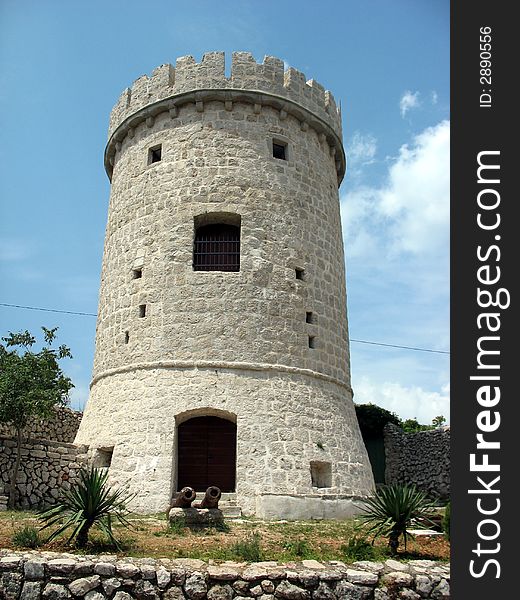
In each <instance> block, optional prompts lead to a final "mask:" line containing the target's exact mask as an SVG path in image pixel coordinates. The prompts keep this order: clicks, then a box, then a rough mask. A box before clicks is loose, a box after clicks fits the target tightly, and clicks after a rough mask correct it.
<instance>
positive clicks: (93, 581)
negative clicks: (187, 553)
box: [0, 550, 450, 600]
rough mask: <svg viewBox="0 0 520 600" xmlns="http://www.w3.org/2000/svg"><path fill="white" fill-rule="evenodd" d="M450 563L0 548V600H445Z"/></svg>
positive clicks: (448, 588)
mask: <svg viewBox="0 0 520 600" xmlns="http://www.w3.org/2000/svg"><path fill="white" fill-rule="evenodd" d="M449 597H450V568H449V565H446V564H441V563H435V562H433V561H428V560H412V561H409V562H408V563H406V564H404V563H401V562H398V561H394V560H387V561H386V562H385V563H376V562H365V561H363V562H358V563H354V564H353V565H346V564H344V563H343V562H340V561H330V562H326V563H321V562H317V561H314V560H304V561H302V562H301V563H290V564H285V565H282V564H278V563H276V562H263V563H252V564H244V563H240V564H239V563H232V562H225V563H222V564H218V565H217V564H207V563H204V562H203V561H201V560H190V559H176V560H168V559H160V560H153V559H132V558H120V559H116V557H114V556H88V555H86V556H74V555H71V554H62V555H58V554H54V553H51V552H41V553H38V552H24V553H21V552H9V551H7V550H0V598H2V600H4V599H5V600H22V599H23V600H40V599H42V600H44V599H47V600H69V599H73V598H85V600H104V599H110V600H133V599H138V600H184V599H189V600H203V599H204V598H208V599H209V600H232V599H233V598H259V599H260V600H274V599H275V598H276V599H282V600H284V599H285V600H394V599H398V598H399V599H402V598H405V599H408V600H421V599H422V598H431V599H434V600H447V599H448V598H449Z"/></svg>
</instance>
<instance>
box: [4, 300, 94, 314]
mask: <svg viewBox="0 0 520 600" xmlns="http://www.w3.org/2000/svg"><path fill="white" fill-rule="evenodd" d="M0 306H9V307H10V308H24V309H25V310H41V311H43V312H52V313H64V314H66V315H81V316H83V317H97V315H96V314H95V313H86V312H75V311H73V310H58V309H57V308H39V307H37V306H21V305H19V304H6V303H5V302H0Z"/></svg>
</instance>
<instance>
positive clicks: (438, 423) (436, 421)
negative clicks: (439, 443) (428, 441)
mask: <svg viewBox="0 0 520 600" xmlns="http://www.w3.org/2000/svg"><path fill="white" fill-rule="evenodd" d="M445 424H446V417H444V415H439V416H438V417H435V418H433V419H432V427H435V429H437V428H439V427H442V426H443V425H445Z"/></svg>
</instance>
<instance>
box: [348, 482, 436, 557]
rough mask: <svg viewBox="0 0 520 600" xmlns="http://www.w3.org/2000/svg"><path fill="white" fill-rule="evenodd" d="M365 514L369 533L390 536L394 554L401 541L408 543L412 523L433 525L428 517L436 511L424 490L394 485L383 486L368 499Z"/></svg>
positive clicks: (391, 548)
mask: <svg viewBox="0 0 520 600" xmlns="http://www.w3.org/2000/svg"><path fill="white" fill-rule="evenodd" d="M363 510H364V513H362V514H361V515H360V518H361V519H363V520H364V521H365V522H366V524H367V525H368V526H369V528H368V532H373V533H374V538H375V537H377V536H378V535H384V536H388V545H389V546H390V550H391V551H392V553H393V554H395V553H397V548H398V547H399V540H400V538H401V537H402V538H403V540H404V548H405V550H406V542H407V539H408V537H410V534H409V533H408V531H407V529H408V528H409V527H410V526H411V524H412V521H413V523H414V526H418V527H421V526H424V525H425V524H426V523H428V525H431V520H430V519H428V517H430V516H431V515H432V514H433V504H432V501H431V500H430V499H429V498H428V497H427V496H426V494H425V493H424V492H421V491H420V490H417V489H416V488H415V487H413V486H411V487H410V486H407V485H404V486H400V485H390V486H385V487H380V488H379V489H378V490H377V492H376V495H375V496H374V497H372V498H369V499H368V500H367V501H366V507H365V508H364V509H363Z"/></svg>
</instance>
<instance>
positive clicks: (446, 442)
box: [384, 423, 450, 500]
mask: <svg viewBox="0 0 520 600" xmlns="http://www.w3.org/2000/svg"><path fill="white" fill-rule="evenodd" d="M384 439H385V454H386V473H385V477H386V482H387V483H388V484H392V483H395V484H408V485H415V486H416V487H417V488H418V489H420V490H423V491H424V492H426V493H427V494H428V495H429V496H432V497H438V498H441V499H444V500H447V499H449V497H450V428H449V427H442V428H440V429H434V430H431V431H420V432H418V433H405V432H404V431H403V430H402V429H401V428H399V427H397V426H396V425H393V424H392V423H388V424H387V425H386V426H385V430H384Z"/></svg>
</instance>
